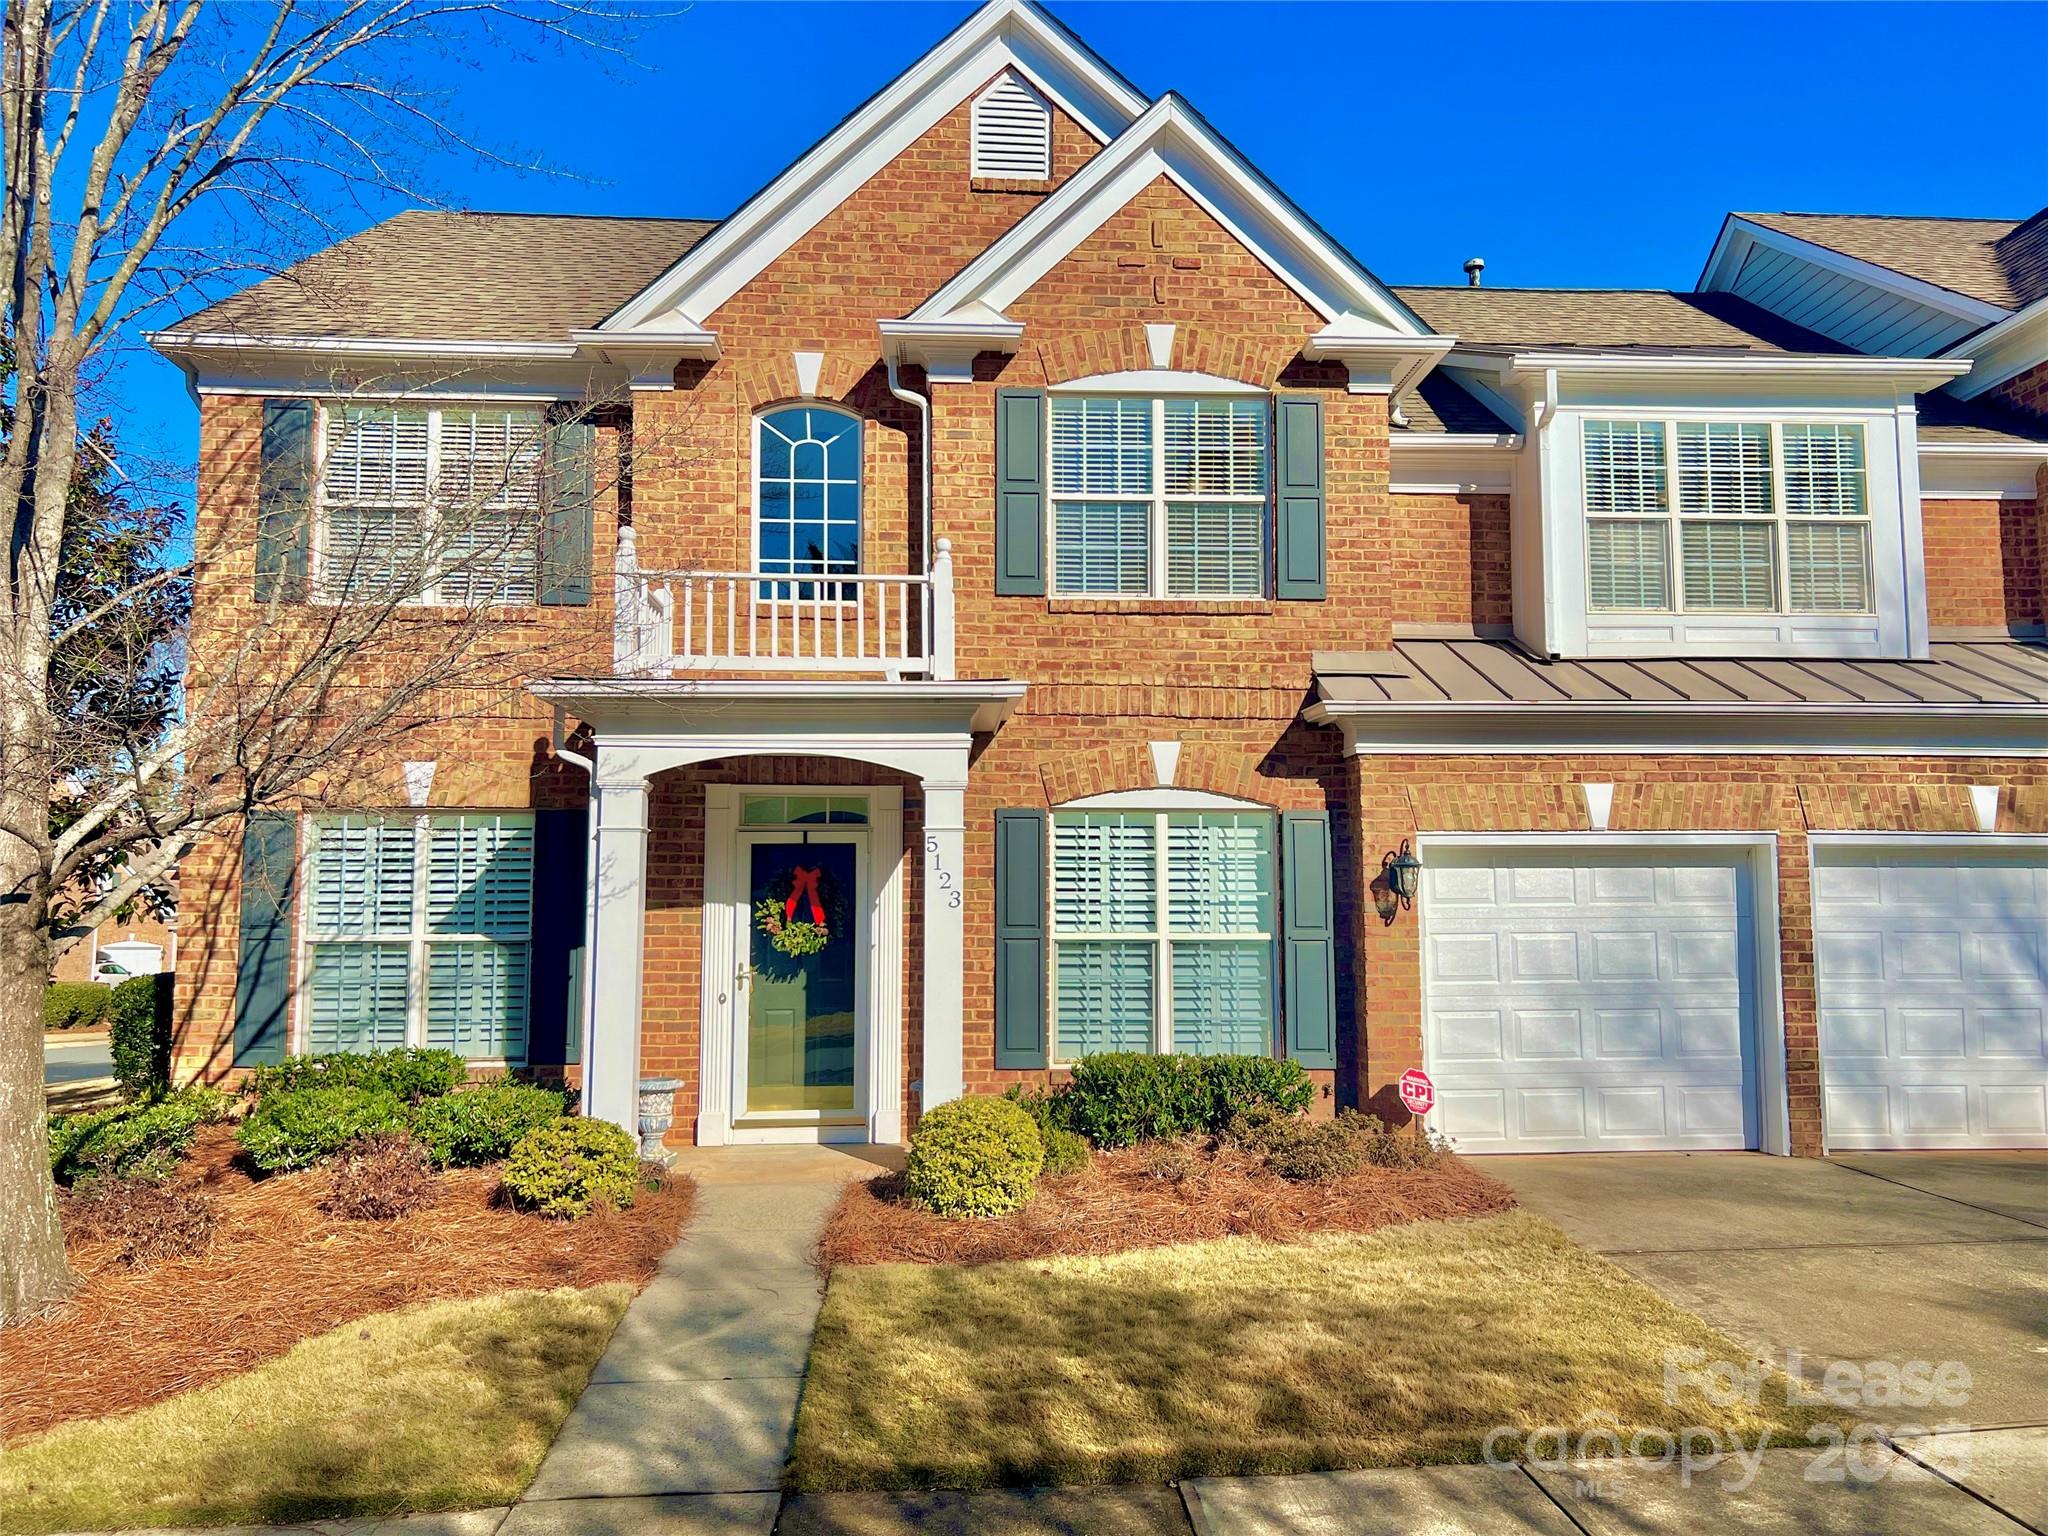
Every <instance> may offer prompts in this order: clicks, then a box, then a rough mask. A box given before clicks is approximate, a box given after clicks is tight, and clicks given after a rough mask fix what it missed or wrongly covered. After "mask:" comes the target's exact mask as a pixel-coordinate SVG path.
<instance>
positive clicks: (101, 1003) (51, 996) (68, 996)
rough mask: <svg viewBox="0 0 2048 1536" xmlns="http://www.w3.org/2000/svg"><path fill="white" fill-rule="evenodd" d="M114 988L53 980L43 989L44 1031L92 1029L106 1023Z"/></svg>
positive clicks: (90, 983)
mask: <svg viewBox="0 0 2048 1536" xmlns="http://www.w3.org/2000/svg"><path fill="white" fill-rule="evenodd" d="M112 992H113V988H111V987H103V986H101V985H100V984H99V983H98V982H96V981H53V982H51V983H50V984H49V986H47V987H45V988H44V989H43V1028H45V1029H91V1028H92V1027H93V1026H94V1025H96V1024H99V1023H101V1022H103V1021H104V1020H105V1019H106V1016H107V1006H108V1003H109V1001H110V999H111V995H112Z"/></svg>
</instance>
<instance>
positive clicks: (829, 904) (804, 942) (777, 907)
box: [754, 864, 846, 960]
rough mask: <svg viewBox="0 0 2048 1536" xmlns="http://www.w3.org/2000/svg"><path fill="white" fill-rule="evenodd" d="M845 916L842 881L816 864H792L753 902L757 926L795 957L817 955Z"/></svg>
mask: <svg viewBox="0 0 2048 1536" xmlns="http://www.w3.org/2000/svg"><path fill="white" fill-rule="evenodd" d="M845 920H846V904H845V901H844V900H843V898H842V896H841V894H840V890H839V882H838V881H836V880H834V879H833V878H832V875H831V873H830V871H828V870H826V869H824V868H822V867H821V866H819V865H816V864H793V865H791V866H790V867H789V868H788V869H786V870H784V871H783V872H782V873H781V874H780V875H778V876H776V877H775V879H774V880H773V881H771V882H770V883H769V886H768V894H767V895H766V896H763V897H762V898H761V899H760V900H759V901H757V902H755V903H754V926H755V927H756V928H758V929H760V930H761V932H762V933H764V934H766V935H767V937H768V942H769V943H770V944H772V945H774V946H775V947H776V948H777V949H779V950H780V951H782V953H783V954H785V955H788V956H790V957H791V958H793V959H799V960H800V959H802V958H803V957H804V956H805V955H815V954H817V953H818V952H819V951H820V950H822V949H823V948H824V947H825V946H826V945H827V944H829V943H830V942H831V941H832V934H833V932H834V930H836V929H837V928H838V927H839V926H840V925H841V924H842V923H843V922H844V921H845Z"/></svg>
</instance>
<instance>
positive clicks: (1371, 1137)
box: [1337, 1109, 1450, 1168]
mask: <svg viewBox="0 0 2048 1536" xmlns="http://www.w3.org/2000/svg"><path fill="white" fill-rule="evenodd" d="M1337 1123H1338V1124H1339V1125H1341V1126H1343V1127H1344V1128H1345V1130H1346V1131H1347V1133H1348V1134H1349V1135H1350V1137H1351V1140H1352V1142H1353V1143H1354V1144H1355V1145H1356V1146H1357V1147H1358V1152H1359V1156H1360V1157H1361V1158H1362V1159H1363V1160H1364V1161H1366V1162H1368V1163H1370V1164H1372V1166H1373V1167H1375V1168H1434V1167H1435V1166H1436V1165H1437V1164H1438V1163H1440V1162H1442V1161H1443V1160H1444V1158H1445V1156H1446V1155H1447V1154H1448V1153H1449V1151H1450V1148H1449V1147H1447V1146H1445V1145H1444V1143H1443V1142H1441V1141H1439V1140H1437V1138H1436V1137H1434V1136H1433V1135H1431V1134H1430V1133H1429V1132H1428V1131H1427V1130H1426V1129H1419V1128H1418V1129H1417V1130H1413V1131H1407V1130H1396V1129H1395V1128H1394V1127H1393V1126H1390V1125H1388V1124H1387V1123H1386V1122H1385V1121H1384V1120H1382V1119H1380V1118H1379V1117H1378V1116H1377V1115H1364V1114H1360V1113H1359V1112H1358V1111H1357V1110H1355V1109H1346V1110H1340V1111H1338V1114H1337Z"/></svg>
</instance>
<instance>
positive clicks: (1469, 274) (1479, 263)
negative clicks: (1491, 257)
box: [1465, 256, 1486, 288]
mask: <svg viewBox="0 0 2048 1536" xmlns="http://www.w3.org/2000/svg"><path fill="white" fill-rule="evenodd" d="M1485 270H1486V258H1485V257H1484V256H1474V257H1473V258H1472V259H1471V260H1470V261H1468V262H1466V263H1465V281H1466V282H1467V283H1469V284H1470V285H1471V286H1472V287H1474V288H1477V287H1478V286H1479V274H1480V273H1482V272H1484V271H1485Z"/></svg>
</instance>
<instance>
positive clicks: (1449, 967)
mask: <svg viewBox="0 0 2048 1536" xmlns="http://www.w3.org/2000/svg"><path fill="white" fill-rule="evenodd" d="M1424 863H1425V869H1424V873H1423V900H1422V907H1423V913H1424V954H1423V1013H1424V1032H1425V1039H1424V1055H1425V1059H1426V1061H1427V1065H1428V1069H1429V1072H1430V1074H1431V1076H1432V1077H1433V1078H1434V1080H1435V1082H1436V1087H1437V1101H1438V1106H1439V1107H1438V1109H1437V1111H1436V1113H1435V1116H1434V1123H1435V1124H1436V1126H1437V1128H1438V1129H1440V1130H1441V1131H1443V1132H1444V1133H1445V1134H1446V1135H1447V1136H1449V1137H1450V1138H1451V1140H1452V1142H1453V1143H1454V1144H1455V1145H1456V1146H1457V1148H1458V1149H1459V1150H1460V1151H1464V1152H1586V1151H1599V1152H1622V1151H1646V1150H1653V1149H1681V1150H1717V1149H1722V1148H1742V1147H1754V1146H1756V1145H1757V1144H1758V1102H1759V1101H1758V1091H1757V1005H1756V969H1757V968H1756V956H1755V930H1754V921H1753V914H1754V910H1755V906H1754V904H1755V892H1754V891H1753V890H1752V888H1751V887H1752V885H1753V883H1754V882H1753V880H1752V878H1751V875H1750V870H1749V862H1748V857H1747V854H1746V853H1743V852H1737V851H1731V850H1728V849H1725V848H1702V849H1700V850H1698V851H1697V853H1696V854H1695V853H1694V852H1693V851H1690V850H1689V851H1687V852H1684V853H1673V852H1669V851H1666V850H1657V851H1656V852H1651V851H1649V850H1644V851H1642V852H1639V853H1631V852H1628V851H1616V852H1614V853H1605V852H1603V853H1600V854H1597V855H1596V854H1589V853H1587V852H1586V851H1584V850H1583V849H1581V850H1577V851H1565V850H1559V851H1557V852H1555V853H1551V852H1547V851H1545V850H1541V849H1538V848H1534V847H1531V846H1530V845H1526V844H1519V845H1515V846H1514V847H1512V848H1505V849H1497V850H1487V849H1482V848H1475V847H1470V846H1466V845H1440V846H1437V847H1433V848H1431V849H1430V850H1429V851H1428V853H1427V854H1426V855H1425V860H1424Z"/></svg>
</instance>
